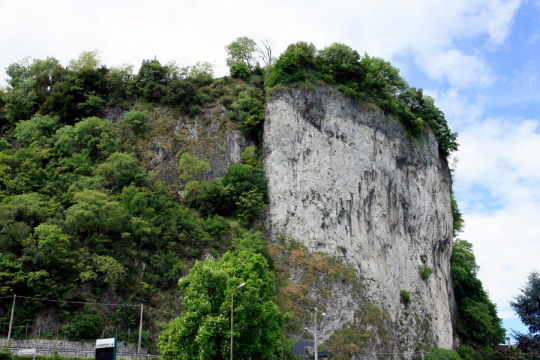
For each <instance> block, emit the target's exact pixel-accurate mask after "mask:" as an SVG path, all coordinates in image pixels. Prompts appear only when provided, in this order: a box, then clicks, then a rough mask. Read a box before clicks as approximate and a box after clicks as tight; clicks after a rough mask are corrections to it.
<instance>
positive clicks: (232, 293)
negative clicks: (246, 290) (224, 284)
mask: <svg viewBox="0 0 540 360" xmlns="http://www.w3.org/2000/svg"><path fill="white" fill-rule="evenodd" d="M244 286H246V283H241V284H240V285H238V286H237V287H236V288H234V289H233V291H232V292H231V360H233V316H234V311H233V298H234V291H235V290H236V289H240V288H243V287H244Z"/></svg>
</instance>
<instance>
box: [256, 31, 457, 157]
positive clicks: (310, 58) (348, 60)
mask: <svg viewBox="0 0 540 360" xmlns="http://www.w3.org/2000/svg"><path fill="white" fill-rule="evenodd" d="M320 81H323V82H325V83H327V84H330V85H334V86H336V87H337V89H338V90H339V91H341V92H342V93H344V94H345V95H347V96H350V97H352V98H353V99H355V100H357V101H360V102H371V103H375V104H376V105H377V106H378V107H379V108H380V109H381V110H382V111H384V112H385V113H387V114H390V115H393V116H395V117H396V118H397V119H398V120H399V121H400V122H401V124H402V125H403V127H404V129H405V131H406V132H407V133H408V134H409V135H410V136H411V137H413V138H419V137H421V136H425V134H426V127H428V126H429V128H430V129H431V130H432V131H433V133H434V135H435V137H436V139H437V141H438V144H439V151H440V153H441V155H442V156H443V157H444V158H447V157H448V156H449V154H450V153H451V152H452V151H456V150H457V148H458V144H457V142H456V139H457V133H454V132H452V131H450V129H449V127H448V124H447V122H446V120H445V118H444V114H443V113H442V111H440V110H439V109H438V108H437V107H436V106H435V104H434V101H433V99H432V98H431V97H429V96H425V95H424V94H423V91H422V89H416V88H412V87H409V85H408V84H407V82H406V81H405V80H403V78H402V77H401V76H400V74H399V70H398V69H397V68H395V67H393V66H392V65H391V64H390V63H389V62H387V61H385V60H383V59H381V58H377V57H370V56H369V55H367V54H365V55H364V56H363V57H360V55H359V54H358V53H357V52H356V51H355V50H353V49H351V48H350V47H349V46H347V45H344V44H339V43H334V44H332V45H330V46H328V47H327V48H325V49H323V50H320V51H318V52H317V50H316V49H315V46H314V45H313V44H307V43H303V42H299V43H297V44H292V45H289V47H288V48H287V50H286V51H285V52H284V53H283V54H281V56H280V57H279V58H278V59H277V61H276V62H275V64H274V65H273V66H272V67H271V68H270V69H269V70H268V76H267V79H266V86H267V87H268V89H269V90H272V89H273V88H279V87H278V85H279V84H285V85H290V84H298V83H302V82H308V83H314V84H317V82H320Z"/></svg>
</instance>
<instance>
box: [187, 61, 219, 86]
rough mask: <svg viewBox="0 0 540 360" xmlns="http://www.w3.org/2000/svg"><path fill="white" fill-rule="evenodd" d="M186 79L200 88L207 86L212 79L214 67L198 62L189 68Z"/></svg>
mask: <svg viewBox="0 0 540 360" xmlns="http://www.w3.org/2000/svg"><path fill="white" fill-rule="evenodd" d="M188 77H189V78H191V79H193V80H195V82H196V83H197V84H199V85H200V86H204V85H208V84H210V83H212V80H213V78H214V65H212V63H211V62H208V61H198V62H197V63H196V64H195V65H193V66H191V67H190V68H189V73H188Z"/></svg>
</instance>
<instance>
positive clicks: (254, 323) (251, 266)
mask: <svg viewBox="0 0 540 360" xmlns="http://www.w3.org/2000/svg"><path fill="white" fill-rule="evenodd" d="M241 283H246V285H245V287H243V288H242V289H238V290H236V291H235V289H236V288H237V287H238V285H239V284H241ZM179 285H180V287H181V289H182V292H183V295H184V298H183V303H184V307H185V313H184V316H183V317H181V318H177V319H175V320H173V321H171V322H170V323H169V326H168V328H167V329H166V330H165V331H163V333H162V334H161V336H160V341H159V345H160V349H161V352H162V354H163V355H164V356H172V357H174V358H176V359H195V358H197V359H227V358H228V357H229V349H230V335H231V334H230V324H231V318H230V315H231V293H232V292H233V291H234V354H235V357H236V358H239V359H272V358H274V357H273V356H274V352H275V351H276V350H277V349H278V347H279V345H280V343H281V331H282V327H283V315H282V314H281V313H280V312H279V310H278V308H277V306H276V304H274V302H273V301H272V299H273V297H274V295H275V280H274V275H273V273H272V272H271V271H270V269H269V268H268V264H267V262H266V259H265V258H264V257H263V256H262V255H260V254H253V253H247V252H239V253H235V254H232V253H227V254H225V256H224V257H223V258H221V259H218V260H215V259H207V260H205V261H203V262H197V263H196V264H195V265H194V267H193V268H192V269H191V271H190V272H189V274H188V275H187V276H186V277H185V278H183V279H181V280H180V283H179Z"/></svg>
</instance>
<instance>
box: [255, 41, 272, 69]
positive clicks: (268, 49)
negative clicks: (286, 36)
mask: <svg viewBox="0 0 540 360" xmlns="http://www.w3.org/2000/svg"><path fill="white" fill-rule="evenodd" d="M257 50H258V53H259V57H260V58H261V60H262V62H263V63H264V67H265V68H266V69H268V68H269V67H270V66H272V64H273V63H274V60H275V58H274V57H273V56H272V44H271V43H270V40H261V41H259V44H258V45H257Z"/></svg>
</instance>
